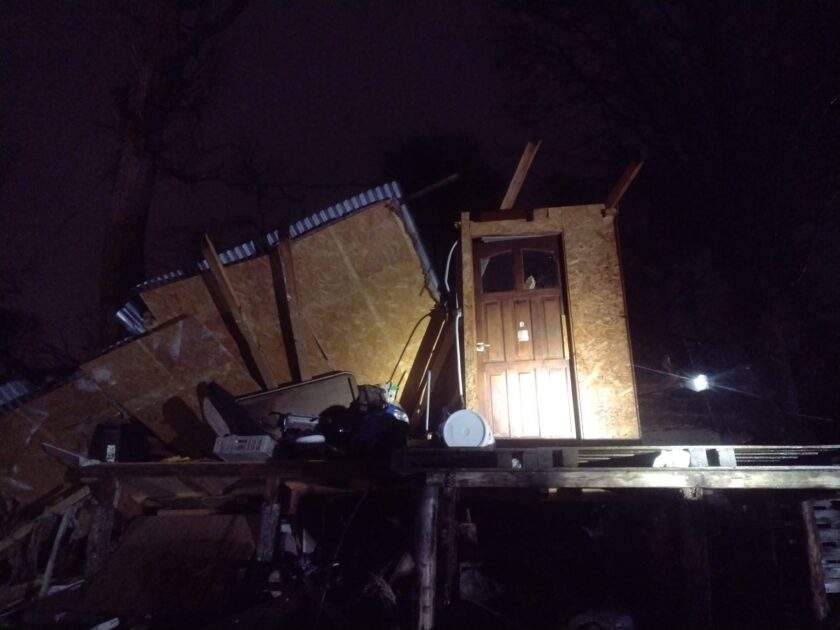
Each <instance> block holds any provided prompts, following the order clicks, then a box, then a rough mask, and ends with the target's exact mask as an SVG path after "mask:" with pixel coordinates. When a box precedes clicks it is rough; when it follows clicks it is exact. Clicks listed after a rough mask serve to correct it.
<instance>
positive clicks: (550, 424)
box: [473, 236, 577, 438]
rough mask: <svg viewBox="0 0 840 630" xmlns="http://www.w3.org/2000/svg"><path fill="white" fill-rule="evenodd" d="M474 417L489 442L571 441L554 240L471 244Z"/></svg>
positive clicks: (565, 341)
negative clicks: (487, 426) (485, 424)
mask: <svg viewBox="0 0 840 630" xmlns="http://www.w3.org/2000/svg"><path fill="white" fill-rule="evenodd" d="M473 261H474V274H475V292H476V296H475V297H476V299H475V305H476V306H475V308H476V333H477V336H476V339H477V344H476V350H477V353H476V354H477V357H478V389H479V401H480V404H481V413H482V415H484V417H485V418H487V420H488V421H489V422H490V423H491V424H492V426H493V433H494V434H495V435H496V436H497V437H511V438H575V437H577V431H576V429H575V414H574V402H573V398H572V378H571V356H570V350H569V343H568V339H569V337H568V334H567V323H566V322H567V319H566V316H565V313H566V309H565V305H564V299H563V295H564V291H563V286H562V280H563V274H562V269H561V265H560V261H561V256H560V238H559V236H549V237H538V238H516V239H508V240H496V241H492V242H482V241H476V242H475V243H474V248H473Z"/></svg>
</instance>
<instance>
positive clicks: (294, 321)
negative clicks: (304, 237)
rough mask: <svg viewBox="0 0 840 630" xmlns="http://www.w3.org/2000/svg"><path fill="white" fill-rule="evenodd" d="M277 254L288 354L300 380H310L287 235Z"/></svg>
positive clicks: (310, 371)
mask: <svg viewBox="0 0 840 630" xmlns="http://www.w3.org/2000/svg"><path fill="white" fill-rule="evenodd" d="M277 256H278V258H279V259H280V272H281V276H282V278H281V279H282V285H283V286H282V287H281V293H280V295H281V296H282V297H283V298H285V299H284V300H283V303H284V305H285V308H284V312H283V313H281V317H283V318H285V319H287V321H286V322H284V323H285V324H286V326H285V327H286V328H287V330H288V332H289V334H288V335H286V337H287V339H285V341H286V354H287V355H288V357H289V362H290V364H291V368H292V374H293V376H294V378H295V379H297V380H299V381H308V380H310V379H311V378H312V370H311V369H310V368H309V354H308V352H307V348H306V333H305V332H304V323H303V314H302V313H301V310H300V300H299V299H298V291H297V280H296V279H295V266H294V261H293V259H292V242H291V239H290V238H289V237H288V236H286V237H284V238H282V239H281V240H280V243H279V244H278V245H277ZM275 290H276V289H275Z"/></svg>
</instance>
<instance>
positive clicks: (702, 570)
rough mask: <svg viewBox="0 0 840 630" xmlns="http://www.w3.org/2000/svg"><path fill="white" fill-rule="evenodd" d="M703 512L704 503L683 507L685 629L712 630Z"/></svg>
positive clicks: (693, 502)
mask: <svg viewBox="0 0 840 630" xmlns="http://www.w3.org/2000/svg"><path fill="white" fill-rule="evenodd" d="M704 508H705V506H704V504H703V501H702V499H685V500H683V501H682V502H681V503H680V531H681V533H682V558H683V562H682V565H683V576H684V583H683V588H684V593H685V597H686V602H685V612H686V617H685V627H686V628H691V629H692V630H699V629H705V628H711V627H712V601H711V596H712V593H711V576H710V573H709V550H708V541H707V539H706V527H705V517H706V514H705V509H704Z"/></svg>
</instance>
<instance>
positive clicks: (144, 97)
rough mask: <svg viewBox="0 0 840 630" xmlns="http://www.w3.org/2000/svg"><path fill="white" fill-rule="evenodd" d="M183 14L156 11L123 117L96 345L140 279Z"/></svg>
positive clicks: (167, 8) (168, 5) (163, 5)
mask: <svg viewBox="0 0 840 630" xmlns="http://www.w3.org/2000/svg"><path fill="white" fill-rule="evenodd" d="M180 20H181V8H180V6H179V4H178V3H176V2H168V1H158V2H156V3H155V5H154V9H153V16H152V22H151V28H150V31H149V33H148V34H147V35H146V37H145V41H144V42H143V43H144V46H145V49H144V54H143V56H142V58H141V59H140V61H139V64H138V68H137V73H136V75H135V78H134V80H133V81H132V85H131V86H130V92H129V97H128V104H127V107H126V111H125V112H124V114H123V115H124V119H123V138H122V147H121V149H120V155H119V160H118V162H117V172H116V176H115V178H114V188H113V191H112V193H111V205H110V208H109V212H108V216H107V219H106V224H105V242H104V245H103V249H102V258H101V269H100V285H99V289H100V293H99V306H100V308H99V313H100V318H101V325H100V329H99V330H100V335H101V339H100V342H101V344H102V345H108V344H110V343H113V342H114V341H116V340H117V339H118V338H119V328H118V324H117V321H116V318H115V317H114V315H115V313H116V311H117V310H118V309H119V308H120V307H121V306H122V305H123V303H124V302H125V300H126V299H127V298H128V296H129V293H130V291H131V288H132V287H133V286H134V285H135V284H137V283H138V282H141V281H142V280H143V278H144V252H145V244H146V225H147V223H148V218H149V208H150V206H151V203H152V197H153V195H154V189H155V181H156V179H157V170H158V169H157V166H158V157H159V152H160V141H161V138H162V136H163V132H164V127H165V119H166V113H165V111H164V109H165V105H164V104H165V102H166V101H167V100H171V97H172V94H171V93H172V91H173V90H175V89H176V85H175V82H176V80H177V79H176V78H175V76H173V75H174V73H173V69H172V68H170V67H169V66H170V64H171V63H172V61H173V59H174V58H175V57H176V55H177V54H178V52H179V49H178V25H179V23H180Z"/></svg>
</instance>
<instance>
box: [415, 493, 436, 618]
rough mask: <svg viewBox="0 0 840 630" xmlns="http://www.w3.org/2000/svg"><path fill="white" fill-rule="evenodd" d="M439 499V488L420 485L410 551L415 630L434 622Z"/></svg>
mask: <svg viewBox="0 0 840 630" xmlns="http://www.w3.org/2000/svg"><path fill="white" fill-rule="evenodd" d="M439 503H440V488H439V487H438V486H433V485H426V486H424V487H423V490H422V492H421V495H420V506H419V509H418V518H417V538H416V541H415V552H414V555H415V561H416V564H417V623H416V626H415V627H416V628H417V630H431V629H432V628H434V625H435V595H436V590H437V516H438V505H439Z"/></svg>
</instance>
